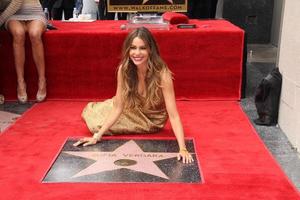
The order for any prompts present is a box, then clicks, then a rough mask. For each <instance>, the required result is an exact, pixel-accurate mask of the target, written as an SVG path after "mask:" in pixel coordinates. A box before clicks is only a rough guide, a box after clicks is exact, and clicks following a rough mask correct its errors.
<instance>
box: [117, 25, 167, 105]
mask: <svg viewBox="0 0 300 200" xmlns="http://www.w3.org/2000/svg"><path fill="white" fill-rule="evenodd" d="M136 37H138V38H140V39H141V40H143V41H144V43H145V45H146V47H147V49H148V51H149V58H148V69H147V74H146V80H145V83H146V88H145V89H146V99H145V105H144V106H146V107H148V108H149V107H155V106H157V105H159V104H160V103H161V98H162V92H161V74H162V72H167V73H170V74H171V72H170V70H169V69H168V67H167V65H166V63H165V62H164V61H163V60H162V58H161V57H160V54H159V49H158V46H157V44H156V41H155V39H154V37H153V36H152V34H151V32H150V31H149V30H148V29H147V28H145V27H140V28H137V29H135V30H133V31H132V32H130V33H129V34H128V36H127V37H126V39H125V41H124V43H123V51H122V59H121V63H120V67H121V75H122V79H123V84H122V85H123V92H122V94H123V97H124V99H125V105H126V106H127V107H130V108H133V107H135V106H139V105H141V102H142V97H141V96H140V95H139V94H138V74H137V66H136V65H135V64H134V63H133V62H132V60H131V59H130V57H129V51H130V47H131V45H132V42H133V40H134V38H136Z"/></svg>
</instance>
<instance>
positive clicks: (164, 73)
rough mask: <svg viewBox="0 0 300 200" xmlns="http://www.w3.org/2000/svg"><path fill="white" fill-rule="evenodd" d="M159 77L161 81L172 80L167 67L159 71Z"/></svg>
mask: <svg viewBox="0 0 300 200" xmlns="http://www.w3.org/2000/svg"><path fill="white" fill-rule="evenodd" d="M160 77H161V80H162V82H164V81H168V80H172V79H173V76H172V72H171V71H170V70H169V68H167V67H165V68H163V69H162V70H161V71H160Z"/></svg>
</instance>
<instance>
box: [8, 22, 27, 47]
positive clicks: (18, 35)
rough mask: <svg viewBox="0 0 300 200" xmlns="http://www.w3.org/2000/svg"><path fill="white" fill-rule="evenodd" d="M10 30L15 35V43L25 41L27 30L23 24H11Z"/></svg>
mask: <svg viewBox="0 0 300 200" xmlns="http://www.w3.org/2000/svg"><path fill="white" fill-rule="evenodd" d="M9 32H10V33H11V35H12V36H13V40H14V42H15V43H24V41H25V36H26V32H25V29H24V28H23V27H22V26H13V25H11V26H9Z"/></svg>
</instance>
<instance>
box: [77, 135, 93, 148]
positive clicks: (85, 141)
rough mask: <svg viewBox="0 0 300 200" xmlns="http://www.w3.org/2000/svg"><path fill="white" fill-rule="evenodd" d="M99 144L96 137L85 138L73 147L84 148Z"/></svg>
mask: <svg viewBox="0 0 300 200" xmlns="http://www.w3.org/2000/svg"><path fill="white" fill-rule="evenodd" d="M97 142H98V140H97V139H96V138H94V137H85V138H82V139H80V140H78V141H77V142H76V143H74V144H73V146H75V147H77V146H79V145H81V144H82V146H84V147H85V146H89V145H94V144H96V143H97Z"/></svg>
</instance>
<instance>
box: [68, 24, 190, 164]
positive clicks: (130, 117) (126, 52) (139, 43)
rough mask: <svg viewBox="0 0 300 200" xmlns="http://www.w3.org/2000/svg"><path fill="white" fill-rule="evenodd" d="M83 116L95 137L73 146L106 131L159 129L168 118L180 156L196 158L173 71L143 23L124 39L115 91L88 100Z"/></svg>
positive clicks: (187, 159) (90, 142) (93, 141)
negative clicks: (186, 134)
mask: <svg viewBox="0 0 300 200" xmlns="http://www.w3.org/2000/svg"><path fill="white" fill-rule="evenodd" d="M82 117H83V119H84V120H85V122H86V124H87V127H88V128H89V130H90V131H91V132H92V134H93V137H85V138H82V139H80V140H79V141H77V142H76V143H74V146H78V145H81V144H83V146H87V145H93V144H96V143H97V142H99V141H100V140H101V138H102V136H103V135H104V134H126V133H154V132H158V131H160V130H161V129H162V128H163V127H164V125H165V123H166V121H167V119H168V118H169V119H170V122H171V126H172V129H173V131H174V134H175V136H176V139H177V142H178V146H179V153H178V156H177V157H178V160H180V159H182V161H183V162H184V163H190V162H192V161H193V158H192V156H191V154H190V153H189V152H188V151H187V149H186V145H185V140H184V131H183V127H182V123H181V120H180V116H179V113H178V111H177V106H176V100H175V92H174V88H173V78H172V73H171V71H170V70H169V68H168V67H167V65H166V63H165V62H164V61H163V60H162V58H161V57H160V54H159V50H158V46H157V44H156V42H155V40H154V38H153V36H152V34H151V32H150V31H149V30H148V29H146V28H144V27H141V28H137V29H135V30H133V31H132V32H131V33H130V34H129V35H128V36H127V38H126V39H125V41H124V44H123V55H122V59H121V62H120V65H119V67H118V72H117V89H116V95H115V96H114V97H113V98H112V99H108V100H106V101H104V102H91V103H88V104H87V106H86V107H85V108H84V110H83V112H82Z"/></svg>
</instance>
